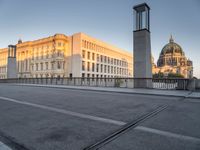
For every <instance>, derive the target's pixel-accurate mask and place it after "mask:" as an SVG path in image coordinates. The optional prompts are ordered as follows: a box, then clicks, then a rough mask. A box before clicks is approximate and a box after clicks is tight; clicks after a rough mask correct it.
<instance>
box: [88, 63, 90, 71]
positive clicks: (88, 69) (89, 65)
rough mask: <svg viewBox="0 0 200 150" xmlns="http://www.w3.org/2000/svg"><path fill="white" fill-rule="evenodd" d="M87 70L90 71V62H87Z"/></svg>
mask: <svg viewBox="0 0 200 150" xmlns="http://www.w3.org/2000/svg"><path fill="white" fill-rule="evenodd" d="M87 71H90V62H88V63H87Z"/></svg>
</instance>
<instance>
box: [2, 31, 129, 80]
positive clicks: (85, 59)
mask: <svg viewBox="0 0 200 150" xmlns="http://www.w3.org/2000/svg"><path fill="white" fill-rule="evenodd" d="M16 47H17V52H16V60H17V76H18V78H45V77H99V78H101V77H107V78H109V77H133V56H132V54H131V53H129V52H126V51H124V50H122V49H119V48H116V47H114V46H112V45H109V44H107V43H104V42H102V41H100V40H97V39H95V38H92V37H90V36H88V35H86V34H84V33H77V34H74V35H72V36H66V35H64V34H55V35H54V36H50V37H47V38H43V39H39V40H35V41H27V42H22V40H19V41H18V43H17V44H16ZM7 58H8V48H4V49H0V78H1V79H5V78H7Z"/></svg>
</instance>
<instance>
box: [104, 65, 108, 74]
mask: <svg viewBox="0 0 200 150" xmlns="http://www.w3.org/2000/svg"><path fill="white" fill-rule="evenodd" d="M106 71H107V66H106V65H104V73H106Z"/></svg>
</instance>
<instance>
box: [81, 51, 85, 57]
mask: <svg viewBox="0 0 200 150" xmlns="http://www.w3.org/2000/svg"><path fill="white" fill-rule="evenodd" d="M82 58H85V50H82Z"/></svg>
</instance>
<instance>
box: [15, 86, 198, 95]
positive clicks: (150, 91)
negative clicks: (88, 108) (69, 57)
mask: <svg viewBox="0 0 200 150" xmlns="http://www.w3.org/2000/svg"><path fill="white" fill-rule="evenodd" d="M15 85H21V86H34V87H48V88H62V89H75V90H87V91H88V90H89V91H101V92H116V93H126V94H144V95H157V96H173V97H184V98H186V97H187V98H200V92H192V93H191V92H190V91H182V90H159V89H129V88H113V87H91V86H68V85H42V84H15Z"/></svg>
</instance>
